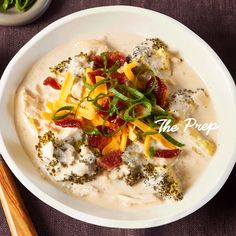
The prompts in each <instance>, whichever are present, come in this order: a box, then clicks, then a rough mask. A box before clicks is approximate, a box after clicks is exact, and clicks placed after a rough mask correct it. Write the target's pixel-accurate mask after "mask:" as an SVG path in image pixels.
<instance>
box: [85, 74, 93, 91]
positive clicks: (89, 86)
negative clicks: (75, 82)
mask: <svg viewBox="0 0 236 236" xmlns="http://www.w3.org/2000/svg"><path fill="white" fill-rule="evenodd" d="M82 81H83V84H84V86H85V87H86V88H88V89H89V90H91V89H93V85H91V84H89V83H87V82H86V77H85V76H83V78H82Z"/></svg>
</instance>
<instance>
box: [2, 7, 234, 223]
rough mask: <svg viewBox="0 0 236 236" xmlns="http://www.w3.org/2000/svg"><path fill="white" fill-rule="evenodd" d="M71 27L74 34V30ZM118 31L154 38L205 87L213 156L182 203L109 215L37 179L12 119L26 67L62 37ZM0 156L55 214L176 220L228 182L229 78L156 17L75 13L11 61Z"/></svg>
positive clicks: (135, 12) (131, 11)
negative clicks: (213, 126) (212, 114)
mask: <svg viewBox="0 0 236 236" xmlns="http://www.w3.org/2000/svg"><path fill="white" fill-rule="evenodd" d="M75 29H77V30H75ZM112 31H116V32H117V31H123V32H133V33H136V34H141V35H145V36H146V37H156V36H158V37H159V38H161V39H162V40H163V41H165V42H166V43H167V44H169V45H170V47H171V48H172V49H174V50H178V51H179V52H180V54H181V55H182V57H183V58H184V60H186V61H187V62H188V63H189V64H190V66H191V67H192V68H193V69H194V70H195V71H196V72H197V73H198V74H199V75H200V77H201V78H202V80H203V81H204V82H205V83H206V84H207V87H208V90H209V93H210V95H211V98H212V99H213V102H214V106H215V110H216V112H217V118H218V124H219V126H220V128H219V131H218V141H219V143H220V145H219V147H218V150H217V153H216V155H215V156H214V157H213V158H212V161H211V163H210V165H209V167H208V168H207V170H206V171H205V172H204V174H203V175H202V176H201V178H200V179H199V180H198V181H197V182H196V183H195V184H194V186H192V187H191V188H190V189H189V190H188V192H187V193H186V194H185V196H184V199H183V201H181V202H179V203H176V204H174V205H163V206H156V207H152V208H151V209H150V208H149V209H148V210H134V211H130V212H122V211H113V210H108V209H103V208H100V207H98V206H94V205H91V204H89V203H86V202H83V201H80V200H79V199H76V198H73V197H71V196H69V195H67V194H65V193H63V192H62V191H60V190H58V189H57V188H56V187H54V186H53V185H51V184H50V183H49V182H47V181H45V180H43V179H42V178H41V177H40V175H39V173H38V171H37V170H36V168H35V167H34V166H33V164H32V162H31V161H30V158H29V157H28V156H27V155H26V154H25V152H24V150H23V148H22V146H21V144H20V140H19V138H18V136H17V133H16V130H15V124H14V118H13V112H14V109H13V106H14V104H13V102H14V94H15V91H16V89H17V87H18V85H19V83H20V82H21V81H22V79H23V78H24V75H25V74H26V73H27V71H28V70H29V69H30V67H31V66H32V64H33V63H34V62H36V61H37V60H38V59H39V58H40V57H41V56H43V55H44V54H45V53H47V52H48V51H50V50H52V49H53V48H55V47H57V46H59V45H61V44H63V43H65V42H66V41H67V40H68V39H72V38H75V37H80V36H83V35H85V34H87V33H90V32H98V33H99V32H112ZM0 114H1V122H0V144H1V153H2V155H3V157H4V159H5V161H6V162H7V164H8V166H9V167H10V168H11V170H12V171H13V173H14V174H15V175H16V177H17V178H18V179H19V180H20V181H21V183H22V184H23V185H24V186H25V187H26V188H28V189H29V191H31V192H32V193H33V194H34V195H36V196H37V197H38V198H39V199H41V200H42V201H44V202H45V203H47V204H48V205H50V206H52V207H54V208H56V209H57V210H59V211H61V212H63V213H65V214H67V215H69V216H72V217H74V218H76V219H79V220H82V221H86V222H89V223H93V224H97V225H102V226H109V227H120V228H147V227H154V226H159V225H163V224H166V223H169V222H173V221H175V220H178V219H180V218H182V217H184V216H186V215H189V214H190V213H192V212H194V211H196V210H197V209H198V208H200V207H201V206H203V205H204V204H205V203H206V202H208V201H209V200H210V199H211V198H212V197H213V196H214V195H215V194H216V193H217V192H218V191H219V189H220V188H221V187H222V185H223V184H224V183H225V181H226V179H227V178H228V176H229V174H230V172H231V170H232V168H233V166H234V163H235V159H236V143H235V140H236V132H235V126H233V125H234V124H235V122H234V119H235V117H236V92H235V85H234V83H233V80H232V78H231V76H230V74H229V72H228V71H227V69H226V68H225V66H224V64H223V63H222V62H221V60H220V59H219V57H218V56H217V55H216V54H215V52H214V51H213V50H212V49H211V48H210V47H209V46H208V45H207V44H206V43H205V42H204V41H203V40H202V39H200V38H199V37H198V36H197V35H196V34H194V33H193V32H192V31H190V30H189V29H188V28H186V27H185V26H183V25H182V24H180V23H179V22H177V21H175V20H173V19H172V18H170V17H167V16H165V15H162V14H160V13H157V12H154V11H150V10H145V9H141V8H135V7H127V6H111V7H100V8H93V9H88V10H85V11H80V12H77V13H74V14H72V15H69V16H67V17H64V18H62V19H60V20H58V21H56V22H55V23H53V24H51V25H49V26H48V27H46V28H45V29H44V30H42V31H41V32H40V33H38V34H37V35H36V36H35V37H33V38H32V39H31V40H30V41H29V42H28V43H27V44H26V45H25V46H24V47H23V48H22V49H21V50H20V51H19V52H18V53H17V54H16V55H15V57H14V58H13V59H12V61H11V62H10V63H9V65H8V66H7V68H6V70H5V72H4V74H3V76H2V80H1V88H0Z"/></svg>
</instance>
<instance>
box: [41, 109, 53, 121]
mask: <svg viewBox="0 0 236 236" xmlns="http://www.w3.org/2000/svg"><path fill="white" fill-rule="evenodd" d="M41 117H42V118H43V119H44V120H51V119H52V113H48V112H45V111H43V112H41Z"/></svg>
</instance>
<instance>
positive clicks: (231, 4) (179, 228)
mask: <svg viewBox="0 0 236 236" xmlns="http://www.w3.org/2000/svg"><path fill="white" fill-rule="evenodd" d="M114 4H121V5H134V6H140V7H144V8H149V9H153V10H155V11H159V12H161V13H164V14H167V15H169V16H171V17H173V18H175V19H177V20H179V21H180V22H182V23H184V24H185V25H186V26H188V27H189V28H190V29H192V30H193V31H194V32H196V33H197V34H198V35H199V36H200V37H202V38H203V39H204V40H205V41H206V42H207V43H208V44H210V46H211V47H212V48H213V49H214V50H215V51H216V52H217V53H218V54H219V56H220V57H221V59H222V60H223V62H224V63H225V64H226V66H227V67H228V69H229V71H230V72H231V74H232V76H233V77H235V76H236V67H235V55H236V49H235V48H236V47H235V46H236V45H235V42H236V30H235V21H236V0H207V1H206V0H198V1H195V0H156V1H155V0H133V1H128V0H123V1H122V0H121V1H119V0H113V1H112V0H101V1H99V0H66V1H63V0H53V2H52V4H51V6H50V7H49V9H48V11H47V12H46V13H45V14H44V15H43V16H42V17H41V18H40V19H38V20H37V21H35V22H34V23H32V24H30V25H27V26H22V27H1V26H0V74H2V72H3V70H4V68H5V67H6V66H7V64H8V63H9V61H10V60H11V58H12V57H13V56H14V55H15V53H16V52H17V51H18V50H19V49H20V48H21V47H22V46H23V45H24V44H25V43H26V42H27V41H28V40H29V39H30V38H31V37H32V36H34V35H35V34H36V33H37V32H39V31H40V30H41V29H43V28H44V27H45V26H47V25H48V24H50V23H51V22H53V21H55V20H57V19H59V18H61V17H63V16H65V15H67V14H70V13H72V12H75V11H79V10H82V9H86V8H90V7H95V6H102V5H114ZM173 37H175V36H174V35H173ZM222 82H223V81H222ZM222 158H224V157H222ZM235 171H236V169H235V168H234V170H233V172H232V174H231V175H230V177H229V179H228V181H227V182H226V184H225V185H224V187H223V188H222V189H221V191H220V192H219V193H218V194H217V195H216V196H215V197H214V198H213V199H212V200H211V201H210V202H209V203H207V204H206V205H205V206H204V207H202V208H201V209H200V210H198V211H197V212H195V213H193V214H191V215H190V216H188V217H185V218H184V219H181V220H179V221H177V222H174V223H171V224H168V225H165V226H162V227H157V228H151V229H142V230H123V229H110V228H104V227H99V226H94V225H90V224H87V223H83V222H81V221H77V220H74V219H72V218H70V217H68V216H66V215H63V214H62V213H60V212H58V211H56V210H54V209H52V208H51V207H49V206H48V205H46V204H44V203H43V202H41V201H40V200H39V199H37V198H36V197H35V196H33V195H32V194H31V193H30V192H29V191H28V190H27V189H25V188H24V187H23V186H22V185H21V184H20V183H19V182H18V181H17V180H16V183H17V186H18V188H19V190H20V192H21V195H22V197H23V199H24V201H25V204H26V207H27V209H28V211H29V213H30V215H31V218H32V220H33V222H34V224H35V227H36V229H37V231H38V233H39V235H43V236H51V235H52V236H54V235H56V236H63V235H66V236H72V235H81V236H84V235H88V236H91V235H92V236H93V235H94V236H97V235H98V236H103V235H106V236H110V235H112V236H117V235H122V236H132V235H135V236H144V235H145V236H148V235H158V236H165V235H167V236H174V235H175V236H185V235H186V236H188V235H194V236H195V235H196V236H205V235H206V236H214V235H216V236H218V235H219V236H225V235H226V236H231V235H232V236H233V235H236V200H235V199H236V191H235V186H236V172H235ZM206 181H207V180H206ZM0 235H1V236H7V235H10V233H9V230H8V226H7V223H6V220H5V217H4V214H3V211H2V209H1V208H0Z"/></svg>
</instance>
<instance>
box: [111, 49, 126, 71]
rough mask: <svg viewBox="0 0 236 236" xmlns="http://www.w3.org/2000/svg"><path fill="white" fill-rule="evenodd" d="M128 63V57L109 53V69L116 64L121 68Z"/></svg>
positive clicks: (117, 53)
mask: <svg viewBox="0 0 236 236" xmlns="http://www.w3.org/2000/svg"><path fill="white" fill-rule="evenodd" d="M125 62H126V57H125V56H124V55H122V54H121V53H120V52H117V51H115V52H107V65H108V68H110V67H111V66H113V65H114V64H115V63H118V65H119V66H123V65H124V63H125Z"/></svg>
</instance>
